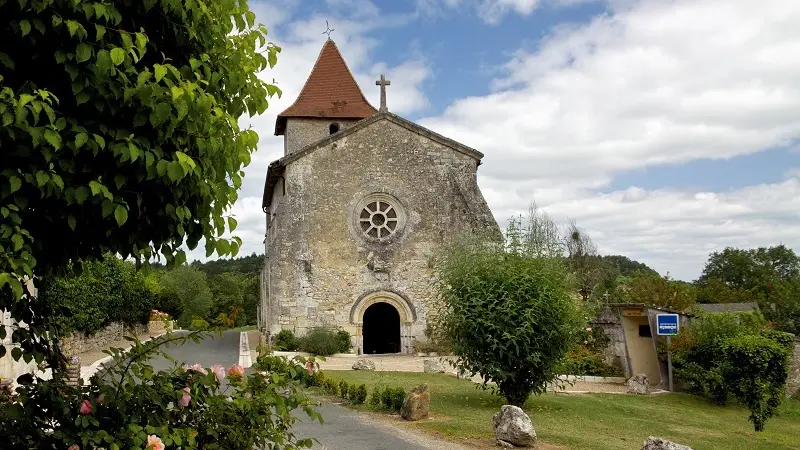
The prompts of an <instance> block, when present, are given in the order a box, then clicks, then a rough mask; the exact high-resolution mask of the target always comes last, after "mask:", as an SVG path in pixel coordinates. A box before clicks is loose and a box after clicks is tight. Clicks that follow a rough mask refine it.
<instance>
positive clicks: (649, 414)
mask: <svg viewBox="0 0 800 450" xmlns="http://www.w3.org/2000/svg"><path fill="white" fill-rule="evenodd" d="M325 375H326V376H328V377H333V378H335V379H337V380H346V381H347V382H348V383H351V384H353V383H357V384H361V383H365V384H366V385H367V390H368V391H369V392H370V393H371V392H372V389H373V388H374V387H375V385H378V384H380V385H383V386H387V385H388V386H402V387H404V388H406V390H409V389H411V388H412V387H414V386H416V385H419V384H422V383H427V384H428V386H429V387H430V392H431V418H430V419H429V420H422V421H419V422H414V423H410V424H409V426H412V427H418V428H420V429H422V430H426V431H429V432H433V433H435V434H441V435H445V436H452V437H458V438H468V439H481V438H491V437H493V432H492V424H491V417H492V414H494V413H495V412H497V411H498V410H499V409H500V406H502V405H503V404H504V402H503V400H502V399H501V398H500V397H499V396H496V395H493V394H491V393H490V392H487V391H483V390H480V389H476V388H475V385H474V383H472V382H470V381H465V380H458V379H456V378H454V377H452V376H449V375H444V374H423V373H408V372H365V371H325ZM525 410H526V412H527V413H528V414H529V415H530V416H531V419H532V420H533V424H534V427H535V429H536V433H537V435H538V436H539V439H540V440H541V441H543V442H545V443H548V444H557V445H559V446H563V447H566V448H570V449H581V450H583V449H593V450H617V449H618V450H631V449H638V448H641V444H642V442H643V441H644V440H645V439H647V437H648V436H651V435H652V436H658V437H662V438H665V439H670V440H673V441H675V442H678V443H680V444H683V445H688V446H690V447H692V448H693V449H694V450H783V449H785V450H789V449H798V448H799V447H798V445H800V401H797V400H787V401H786V402H785V403H784V404H783V405H782V406H781V408H780V409H779V411H778V415H777V416H776V417H773V418H772V419H770V420H769V421H768V422H767V425H766V430H765V431H763V432H761V433H755V432H754V431H753V425H752V424H751V423H750V422H749V421H748V420H747V416H748V415H749V413H748V411H747V410H746V409H745V408H742V407H739V406H729V407H725V408H722V407H718V406H714V405H711V404H710V403H709V402H708V401H707V400H705V399H703V398H700V397H695V396H692V395H688V394H668V395H654V396H632V395H620V394H589V395H564V394H560V395H555V394H547V395H543V396H540V397H531V398H530V399H529V400H528V402H527V403H526V404H525Z"/></svg>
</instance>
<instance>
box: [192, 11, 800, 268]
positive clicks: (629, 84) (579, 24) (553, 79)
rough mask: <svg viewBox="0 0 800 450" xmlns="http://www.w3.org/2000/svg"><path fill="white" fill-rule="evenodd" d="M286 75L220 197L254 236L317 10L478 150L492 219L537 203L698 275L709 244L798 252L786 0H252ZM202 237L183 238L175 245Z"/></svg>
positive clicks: (276, 72) (797, 15) (796, 59)
mask: <svg viewBox="0 0 800 450" xmlns="http://www.w3.org/2000/svg"><path fill="white" fill-rule="evenodd" d="M250 5H251V8H252V9H253V10H254V11H255V12H256V14H257V17H258V19H259V20H260V21H261V22H263V23H264V24H265V25H267V27H268V28H269V30H270V37H271V38H272V39H273V40H274V42H275V43H276V44H278V45H280V46H282V48H283V52H282V53H281V55H280V57H279V60H278V65H277V66H276V67H275V69H273V70H271V71H268V72H266V73H264V74H263V77H264V78H265V79H267V80H272V79H273V78H274V79H276V80H277V82H278V83H279V85H280V86H281V87H282V89H283V90H284V96H283V98H281V99H274V100H273V102H272V104H271V107H270V109H269V111H268V112H267V113H266V114H264V115H262V116H260V117H255V118H250V119H243V122H244V123H247V124H250V125H252V126H253V127H255V129H256V130H257V131H259V134H260V136H261V141H260V144H259V151H258V152H257V153H256V155H255V156H254V160H253V163H252V164H251V165H250V166H249V167H248V168H247V169H246V177H245V183H244V187H243V191H242V193H241V195H240V200H239V201H238V202H237V204H236V206H235V208H234V213H235V214H236V215H237V217H239V223H240V226H239V230H237V231H238V233H237V234H238V235H239V236H240V237H242V239H243V240H244V248H243V251H244V252H246V253H249V252H251V251H257V252H260V251H263V250H262V249H263V247H262V244H261V241H262V239H263V233H264V218H263V214H262V213H261V211H260V207H259V205H260V194H261V188H262V186H263V182H264V176H265V173H266V167H267V165H268V164H269V162H270V161H272V160H274V159H276V158H278V157H280V156H281V155H282V137H276V136H273V135H272V131H273V129H274V121H275V115H276V114H277V113H278V112H280V111H281V110H282V109H284V108H286V107H287V106H288V105H289V104H291V103H292V102H293V101H294V99H295V97H296V96H297V94H298V93H299V91H300V89H301V88H302V84H303V82H304V81H305V78H306V77H307V76H308V73H309V71H310V70H311V67H312V66H313V64H314V61H315V60H316V58H317V55H318V54H319V50H320V49H321V47H322V45H323V43H324V40H325V36H323V35H322V32H323V31H324V30H325V20H328V21H329V22H330V26H331V28H334V29H335V31H334V32H333V34H332V38H333V39H334V40H335V41H336V43H337V46H338V47H339V49H340V50H341V52H342V54H343V56H344V58H345V59H346V61H347V63H348V65H349V67H350V69H351V71H353V73H354V75H355V76H356V79H357V80H358V82H359V83H360V85H361V88H362V90H363V91H364V92H365V94H366V95H367V97H368V98H369V99H370V101H371V102H372V103H373V104H377V103H378V101H377V100H378V90H377V88H376V87H375V86H374V80H375V79H376V78H377V77H378V76H379V75H380V74H381V73H385V74H386V75H387V77H388V78H389V79H390V80H391V81H392V85H391V86H390V87H389V91H388V103H389V109H390V110H391V111H393V112H395V113H397V114H400V115H402V116H404V117H406V118H408V119H411V120H414V121H417V122H419V123H420V124H422V125H423V126H426V127H429V128H431V129H433V130H434V131H437V132H439V133H441V134H444V135H445V136H448V137H450V138H453V139H456V140H458V141H460V142H463V143H464V144H467V145H470V146H472V147H474V148H477V149H478V150H480V151H482V152H483V153H484V154H485V155H486V157H485V158H484V161H483V164H482V166H481V167H480V170H479V179H478V181H479V184H480V186H481V189H482V191H483V193H484V196H485V197H486V199H487V202H488V203H489V206H490V207H491V209H492V211H493V213H494V215H495V218H496V219H497V220H498V222H499V223H500V224H501V225H504V224H505V222H506V220H507V219H508V218H509V217H510V216H511V215H514V214H519V213H524V212H525V211H526V210H527V208H528V207H529V205H530V204H531V202H533V201H535V202H536V203H537V204H538V205H539V206H540V207H541V208H542V209H544V210H545V211H546V212H547V213H548V214H550V215H551V216H552V217H553V218H554V219H555V220H556V221H558V222H559V223H563V224H566V223H567V221H568V220H570V219H573V220H575V221H577V223H578V224H579V225H580V226H582V227H583V228H585V229H586V230H587V231H588V232H589V234H590V235H591V236H592V237H593V239H594V241H595V243H596V244H597V246H598V248H599V249H600V251H601V253H605V254H624V255H627V256H630V257H632V258H635V259H638V260H640V261H642V262H645V263H647V264H649V265H650V266H652V267H654V268H655V269H656V270H659V271H660V272H662V273H665V272H667V271H669V272H670V273H671V274H672V275H673V276H676V277H678V278H682V279H686V280H691V279H694V278H696V277H697V276H698V275H699V273H700V271H701V269H702V266H703V263H704V262H705V260H706V258H707V256H708V253H709V252H711V251H715V250H721V249H722V248H724V247H725V246H734V247H753V246H762V245H775V244H779V243H784V244H787V245H789V246H790V247H792V248H794V249H796V250H800V213H798V212H799V211H800V150H798V148H800V147H798V146H797V145H796V141H797V139H798V137H799V136H800V84H798V83H797V80H799V79H800V30H798V29H797V27H796V24H797V23H800V2H786V1H783V0H763V1H759V2H757V3H754V2H752V1H750V0H606V1H601V0H408V1H396V0H372V1H370V0H304V1H300V0H268V1H264V0H257V1H253V0H251V2H250ZM198 256H200V255H195V254H194V253H193V254H190V258H191V257H198Z"/></svg>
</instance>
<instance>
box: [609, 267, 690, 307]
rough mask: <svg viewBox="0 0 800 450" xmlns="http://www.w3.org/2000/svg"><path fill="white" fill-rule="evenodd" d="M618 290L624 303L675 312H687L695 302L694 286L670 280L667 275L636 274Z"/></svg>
mask: <svg viewBox="0 0 800 450" xmlns="http://www.w3.org/2000/svg"><path fill="white" fill-rule="evenodd" d="M620 290H621V292H622V298H623V299H624V301H627V302H631V303H644V304H646V305H652V306H660V307H663V308H668V309H673V310H677V311H687V310H688V309H689V308H691V307H692V306H693V305H694V304H695V302H696V300H697V294H696V293H695V290H694V286H692V285H691V284H689V283H686V282H683V281H678V280H672V279H671V278H670V277H669V274H667V275H665V276H663V277H662V276H661V275H658V274H652V273H649V272H636V273H634V274H633V276H632V277H630V279H629V280H628V281H627V283H626V284H625V285H623V286H621V287H620Z"/></svg>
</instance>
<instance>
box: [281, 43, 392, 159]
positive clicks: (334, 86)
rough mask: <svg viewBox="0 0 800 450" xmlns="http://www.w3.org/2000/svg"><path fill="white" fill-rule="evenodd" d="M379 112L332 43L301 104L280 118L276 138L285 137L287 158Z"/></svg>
mask: <svg viewBox="0 0 800 450" xmlns="http://www.w3.org/2000/svg"><path fill="white" fill-rule="evenodd" d="M377 112H378V110H377V109H375V107H373V106H372V105H370V104H369V102H368V101H367V99H366V98H365V97H364V93H363V92H361V88H359V87H358V83H356V80H355V78H353V74H352V72H350V69H349V68H348V67H347V63H345V62H344V58H342V54H341V53H339V49H338V48H337V47H336V43H335V42H333V40H331V39H328V40H327V41H326V42H325V45H323V46H322V51H320V53H319V57H317V62H316V63H314V67H313V68H312V69H311V74H310V75H309V76H308V79H307V80H306V83H305V85H304V86H303V89H302V90H301V91H300V95H299V96H298V97H297V100H295V102H294V103H293V104H292V105H291V106H289V107H288V108H286V110H285V111H283V112H282V113H280V114H278V119H277V120H276V121H275V135H276V136H283V149H284V155H290V154H292V153H294V152H296V151H298V150H300V149H302V148H304V147H306V146H308V145H310V144H313V143H314V142H317V141H319V140H321V139H324V138H325V137H327V136H330V135H332V134H335V133H337V132H339V131H340V130H342V129H344V128H347V127H348V126H350V125H352V124H353V123H355V122H358V121H359V120H361V119H365V118H367V117H370V116H372V115H373V114H376V113H377Z"/></svg>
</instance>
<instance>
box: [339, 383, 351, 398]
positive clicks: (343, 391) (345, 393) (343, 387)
mask: <svg viewBox="0 0 800 450" xmlns="http://www.w3.org/2000/svg"><path fill="white" fill-rule="evenodd" d="M349 395H350V385H349V384H347V381H344V380H342V381H340V382H339V396H340V397H342V398H343V399H345V400H348V399H349V398H350V397H349Z"/></svg>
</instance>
